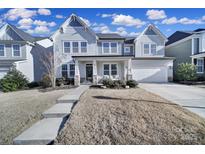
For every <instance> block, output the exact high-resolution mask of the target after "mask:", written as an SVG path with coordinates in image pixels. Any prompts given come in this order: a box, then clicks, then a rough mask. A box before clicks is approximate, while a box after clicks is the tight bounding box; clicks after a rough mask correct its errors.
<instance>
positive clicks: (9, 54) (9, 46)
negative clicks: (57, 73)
mask: <svg viewBox="0 0 205 154" xmlns="http://www.w3.org/2000/svg"><path fill="white" fill-rule="evenodd" d="M43 39H44V38H37V37H32V36H31V35H29V34H27V33H25V32H24V31H22V30H20V29H18V28H16V27H15V26H13V25H11V24H5V25H4V26H3V27H2V28H1V29H0V79H1V78H2V77H3V76H4V75H6V74H7V72H8V71H9V70H10V69H11V68H12V67H16V69H17V70H19V71H21V72H22V73H23V74H24V75H25V76H26V77H27V78H28V80H29V81H30V82H32V81H39V80H41V76H42V74H43V73H44V72H43V70H41V67H42V64H41V63H40V62H39V58H38V57H39V55H37V53H38V52H34V49H36V48H37V47H39V46H40V44H38V42H39V43H41V41H42V40H43ZM42 48H43V49H44V47H42ZM42 48H41V51H43V50H42ZM51 51H52V50H51ZM39 52H40V51H39Z"/></svg>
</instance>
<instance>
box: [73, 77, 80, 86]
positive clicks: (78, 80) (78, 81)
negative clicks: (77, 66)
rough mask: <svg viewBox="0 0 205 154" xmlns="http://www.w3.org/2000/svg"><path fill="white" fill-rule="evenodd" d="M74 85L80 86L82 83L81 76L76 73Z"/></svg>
mask: <svg viewBox="0 0 205 154" xmlns="http://www.w3.org/2000/svg"><path fill="white" fill-rule="evenodd" d="M74 85H75V86H79V85H80V76H79V75H76V76H75V78H74Z"/></svg>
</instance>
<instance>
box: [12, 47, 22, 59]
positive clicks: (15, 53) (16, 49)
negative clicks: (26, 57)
mask: <svg viewBox="0 0 205 154" xmlns="http://www.w3.org/2000/svg"><path fill="white" fill-rule="evenodd" d="M12 50H13V56H14V57H20V56H21V51H20V45H19V44H13V45H12Z"/></svg>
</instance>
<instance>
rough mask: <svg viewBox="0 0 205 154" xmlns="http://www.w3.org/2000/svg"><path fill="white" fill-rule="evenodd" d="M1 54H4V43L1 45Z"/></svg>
mask: <svg viewBox="0 0 205 154" xmlns="http://www.w3.org/2000/svg"><path fill="white" fill-rule="evenodd" d="M0 56H4V45H0Z"/></svg>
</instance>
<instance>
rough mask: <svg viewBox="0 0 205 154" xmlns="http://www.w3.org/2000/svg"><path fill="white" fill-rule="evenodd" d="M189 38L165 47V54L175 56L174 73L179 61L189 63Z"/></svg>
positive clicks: (190, 48)
mask: <svg viewBox="0 0 205 154" xmlns="http://www.w3.org/2000/svg"><path fill="white" fill-rule="evenodd" d="M191 50H192V47H191V40H188V41H185V42H183V43H180V44H177V45H175V46H172V47H170V48H166V52H165V55H166V56H168V57H175V58H176V59H175V60H174V65H173V69H174V73H175V71H176V68H177V66H178V64H180V63H191V58H190V56H191V54H192V53H191V52H192V51H191Z"/></svg>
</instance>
